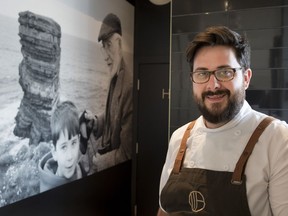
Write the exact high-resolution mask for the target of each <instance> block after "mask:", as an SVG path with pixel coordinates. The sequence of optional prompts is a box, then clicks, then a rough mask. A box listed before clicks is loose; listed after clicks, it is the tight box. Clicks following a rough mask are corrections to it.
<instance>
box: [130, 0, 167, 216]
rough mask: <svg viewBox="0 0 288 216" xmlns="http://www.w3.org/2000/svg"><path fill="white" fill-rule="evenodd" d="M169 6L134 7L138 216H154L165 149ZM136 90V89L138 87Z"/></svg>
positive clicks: (140, 3)
mask: <svg viewBox="0 0 288 216" xmlns="http://www.w3.org/2000/svg"><path fill="white" fill-rule="evenodd" d="M170 6H171V4H170V3H168V4H166V5H163V6H156V5H153V4H152V3H150V2H149V0H136V4H135V52H134V53H135V55H134V57H135V68H134V78H135V80H134V83H138V85H136V86H135V98H136V102H135V113H134V114H135V116H136V119H135V122H136V123H135V125H136V127H135V131H134V133H135V134H136V142H137V154H136V157H135V160H134V162H135V164H134V165H135V166H134V175H133V176H134V177H135V179H134V182H135V190H136V191H135V196H134V197H133V203H134V207H135V212H136V213H137V216H153V215H156V213H157V209H158V206H159V205H158V191H159V182H160V175H161V170H162V166H163V164H164V160H165V156H166V151H167V146H168V127H169V121H168V120H169V95H168V93H169V67H170V65H169V51H170ZM137 86H138V87H137Z"/></svg>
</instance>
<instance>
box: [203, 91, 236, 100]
mask: <svg viewBox="0 0 288 216" xmlns="http://www.w3.org/2000/svg"><path fill="white" fill-rule="evenodd" d="M223 94H227V95H228V96H230V91H229V90H227V89H226V90H217V91H215V92H212V91H206V92H203V93H202V98H203V99H204V98H205V97H207V96H214V95H223Z"/></svg>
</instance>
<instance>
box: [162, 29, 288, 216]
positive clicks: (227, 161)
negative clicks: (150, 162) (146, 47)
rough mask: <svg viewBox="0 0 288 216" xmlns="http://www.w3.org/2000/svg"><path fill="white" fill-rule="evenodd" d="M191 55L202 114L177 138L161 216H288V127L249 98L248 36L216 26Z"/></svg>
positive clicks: (165, 176) (165, 177)
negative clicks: (246, 37) (256, 107)
mask: <svg viewBox="0 0 288 216" xmlns="http://www.w3.org/2000/svg"><path fill="white" fill-rule="evenodd" d="M186 55H187V60H188V62H189V64H190V68H191V71H192V72H191V73H190V77H191V81H192V88H193V96H194V100H195V102H196V103H197V105H198V107H199V110H200V111H201V113H202V115H201V116H200V117H199V118H198V119H196V121H193V122H192V123H188V124H186V125H184V126H182V127H180V128H179V129H177V130H176V131H175V132H174V133H173V135H172V136H171V139H170V143H169V148H168V152H167V157H166V161H165V164H164V166H163V170H162V175H161V180H160V191H159V192H160V199H159V202H160V209H159V211H158V215H159V216H160V215H181V216H182V215H211V216H219V215H221V216H231V215H233V216H246V215H254V216H260V215H261V216H271V215H274V216H276V215H277V216H286V215H288V193H287V191H288V159H287V158H288V125H287V124H286V123H285V122H283V121H280V120H277V119H274V118H272V117H268V116H267V115H265V114H263V113H260V112H257V111H255V110H253V109H252V108H251V107H250V105H249V104H248V103H247V101H246V100H245V91H246V89H247V88H248V86H249V83H250V80H251V77H252V71H251V69H250V47H249V44H248V42H247V41H246V39H245V38H243V37H241V36H240V35H239V34H238V33H236V32H234V31H232V30H230V29H228V28H227V27H224V26H219V27H210V28H207V29H206V30H205V31H204V32H201V33H199V34H197V35H196V36H195V38H194V40H193V41H192V42H191V43H190V44H189V46H188V49H187V52H186ZM263 120H264V121H263ZM258 125H259V126H258ZM257 126H258V127H257ZM254 131H255V133H254ZM261 133H262V135H261ZM252 134H253V135H252ZM182 137H183V138H182ZM250 137H252V138H250Z"/></svg>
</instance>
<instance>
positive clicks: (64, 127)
mask: <svg viewBox="0 0 288 216" xmlns="http://www.w3.org/2000/svg"><path fill="white" fill-rule="evenodd" d="M51 132H52V142H53V144H51V152H49V153H47V154H46V155H44V156H43V158H42V159H41V160H40V162H39V172H40V173H39V174H40V192H43V191H46V190H49V189H52V188H54V187H57V186H60V185H62V184H66V183H69V182H71V181H74V180H76V179H80V178H82V177H83V176H85V175H86V174H85V171H84V169H83V168H82V166H81V164H80V163H79V157H80V154H81V153H80V141H79V118H78V110H77V108H76V106H75V105H74V104H73V103H72V102H70V101H65V102H60V103H59V104H58V105H57V107H56V109H55V110H54V112H53V114H52V116H51Z"/></svg>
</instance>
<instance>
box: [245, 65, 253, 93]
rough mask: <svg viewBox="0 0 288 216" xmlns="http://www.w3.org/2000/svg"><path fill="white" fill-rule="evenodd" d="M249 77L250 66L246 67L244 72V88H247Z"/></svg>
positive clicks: (250, 74) (250, 75)
mask: <svg viewBox="0 0 288 216" xmlns="http://www.w3.org/2000/svg"><path fill="white" fill-rule="evenodd" d="M251 78H252V70H251V69H250V68H248V69H247V70H246V71H245V72H244V86H245V89H247V88H248V87H249V84H250V80H251Z"/></svg>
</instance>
